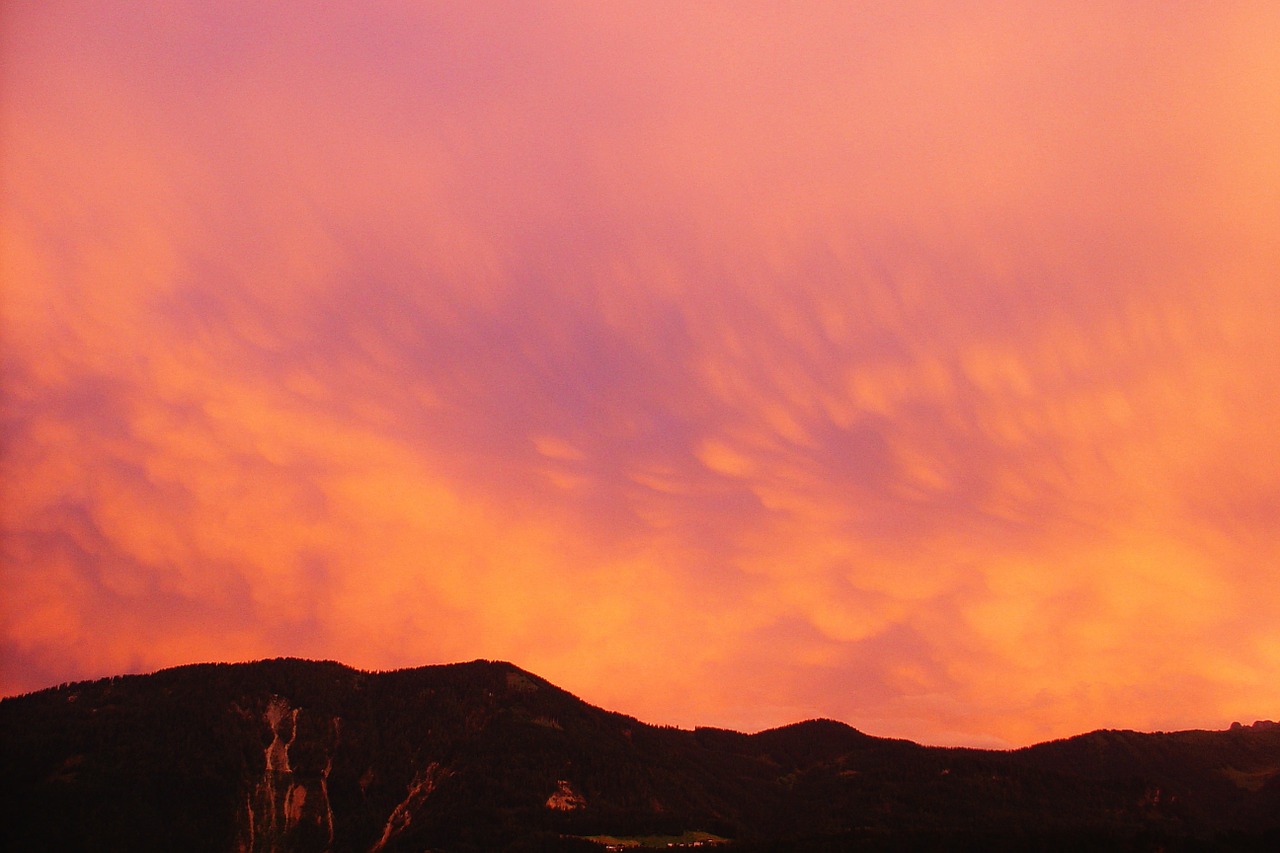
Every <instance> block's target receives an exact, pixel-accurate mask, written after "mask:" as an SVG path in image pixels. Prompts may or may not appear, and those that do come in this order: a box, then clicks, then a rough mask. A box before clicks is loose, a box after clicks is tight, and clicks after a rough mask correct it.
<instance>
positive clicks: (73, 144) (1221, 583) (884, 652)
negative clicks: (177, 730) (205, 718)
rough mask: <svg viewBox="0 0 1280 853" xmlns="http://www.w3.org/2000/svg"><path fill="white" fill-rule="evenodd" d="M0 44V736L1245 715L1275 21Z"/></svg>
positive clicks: (847, 10)
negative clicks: (93, 711) (277, 693)
mask: <svg viewBox="0 0 1280 853" xmlns="http://www.w3.org/2000/svg"><path fill="white" fill-rule="evenodd" d="M940 7H941V8H940ZM0 15H2V18H0V20H2V21H3V27H4V44H3V50H2V51H0V62H2V63H3V67H0V86H3V91H2V95H3V97H2V98H0V119H2V125H0V132H2V134H3V135H2V136H0V152H2V154H3V156H2V158H0V170H2V177H3V183H2V185H0V186H2V187H3V192H2V193H0V205H2V210H0V214H2V215H0V265H2V268H0V273H2V280H3V282H4V284H3V294H2V297H3V301H0V367H2V368H3V372H2V381H3V399H2V406H3V409H2V412H0V434H2V436H3V445H0V448H2V455H0V483H2V485H0V489H2V491H0V501H2V502H0V522H2V523H3V531H4V539H3V551H2V552H0V560H2V563H0V567H2V572H3V575H2V578H0V580H2V581H3V593H4V594H3V598H2V599H0V690H2V691H3V692H4V693H5V694H11V693H16V692H22V691H27V690H32V689H36V688H39V687H43V686H47V685H50V684H54V683H57V682H60V681H66V680H72V679H81V678H92V677H98V676H103V675H109V674H113V673H119V672H126V671H148V670H152V669H156V668H159V667H164V666H169V665H175V664H180V663H187V662H192V661H202V660H251V659H256V658H262V657H275V656H278V655H296V656H304V657H315V658H330V659H336V660H341V661H343V662H346V663H349V664H352V665H355V666H359V667H364V668H392V667H401V666H416V665H422V664H428V663H440V662H448V661H455V660H469V659H473V658H477V657H483V658H496V659H507V660H511V661H513V662H515V663H517V664H519V665H521V666H523V667H525V668H527V669H530V670H533V671H535V672H537V673H538V674H540V675H542V676H544V677H546V678H548V679H550V680H552V681H553V682H556V683H558V684H560V685H562V686H564V687H566V688H567V689H569V690H571V691H573V692H575V693H577V694H578V695H580V696H582V697H583V698H585V699H587V700H588V701H591V702H593V703H595V704H598V705H603V706H606V707H609V708H613V709H618V710H623V711H626V712H629V713H632V714H635V715H637V716H639V717H641V718H642V719H645V720H648V721H651V722H657V723H674V724H679V725H684V726H690V725H694V724H704V725H720V726H727V727H733V728H739V729H746V730H755V729H759V728H763V727H768V726H774V725H780V724H784V723H787V722H792V721H796V720H800V719H804V718H809V717H816V716H824V717H834V718H838V719H841V720H844V721H846V722H848V723H850V724H852V725H854V726H857V727H858V728H861V729H864V730H866V731H868V732H870V733H872V734H877V735H887V736H889V735H891V736H899V737H909V738H913V739H916V740H921V741H925V742H929V743H946V744H969V745H1020V744H1025V743H1029V742H1032V741H1036V740H1043V739H1047V738H1051V737H1060V736H1065V735H1069V734H1073V733H1077V732H1080V731H1085V730H1089V729H1093V728H1100V727H1121V728H1140V729H1176V728H1191V727H1210V728H1221V727H1225V726H1226V725H1228V724H1229V723H1230V722H1231V721H1232V720H1235V719H1240V720H1244V721H1251V720H1253V719H1256V718H1259V717H1267V716H1271V717H1274V716H1275V715H1276V713H1277V710H1278V709H1280V581H1278V580H1277V572H1278V571H1280V569H1278V568H1277V567H1278V566H1280V452H1278V451H1280V443H1278V438H1277V437H1278V436H1280V402H1277V398H1276V389H1277V388H1278V387H1280V344H1278V343H1277V341H1278V340H1280V336H1278V335H1277V334H1276V331H1275V327H1276V318H1277V317H1280V239H1278V238H1277V236H1276V235H1277V234H1280V158H1278V157H1277V156H1276V151H1278V150H1280V52H1277V51H1276V50H1275V45H1276V44H1280V6H1278V5H1277V4H1275V3H1272V2H1258V3H1233V2H1216V3H1208V2H1205V3H1193V2H1187V3H1168V2H1161V3H1135V2H1115V3H1094V4H1087V5H1083V4H1056V3H1041V2H1035V3H1026V4H1018V3H1007V2H986V3H973V4H958V3H957V4H935V3H909V2H886V3H860V2H854V3H850V2H832V3H819V2H814V3H792V4H779V3H764V2H749V1H748V0H744V2H732V3H730V2H724V3H714V2H712V3H698V4H688V3H675V2H672V3H664V2H650V1H649V0H645V2H636V3H621V2H620V3H598V2H580V3H577V2H545V3H492V4H489V3H457V4H417V3H407V2H360V3H349V4H347V3H334V4H314V3H303V4H296V5H294V4H286V3H273V4H266V5H265V6H264V4H258V3H239V2H206V1H205V0H202V1H201V2H195V0H191V2H155V3H130V4H123V5H122V4H119V3H106V2H103V3H88V2H57V3H12V4H6V6H5V9H4V11H3V13H0Z"/></svg>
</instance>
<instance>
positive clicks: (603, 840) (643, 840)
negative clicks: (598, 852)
mask: <svg viewBox="0 0 1280 853" xmlns="http://www.w3.org/2000/svg"><path fill="white" fill-rule="evenodd" d="M586 838H587V840H588V841H594V842H596V843H597V844H607V845H609V846H611V847H635V848H653V849H657V848H661V849H664V850H665V849H667V848H670V847H677V848H679V847H703V846H710V845H715V844H721V843H724V842H727V841H729V839H728V838H723V837H721V836H719V835H712V834H711V833H710V832H686V833H684V834H683V835H627V836H615V835H589V836H586Z"/></svg>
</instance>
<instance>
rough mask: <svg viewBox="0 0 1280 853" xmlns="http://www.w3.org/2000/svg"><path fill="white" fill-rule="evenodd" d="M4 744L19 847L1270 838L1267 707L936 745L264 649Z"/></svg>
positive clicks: (770, 845) (10, 718)
mask: <svg viewBox="0 0 1280 853" xmlns="http://www.w3.org/2000/svg"><path fill="white" fill-rule="evenodd" d="M0 743H2V744H3V765H2V768H0V779H3V786H4V788H3V791H2V792H0V794H2V795H3V801H4V809H5V814H4V817H3V830H2V832H3V834H4V839H3V840H4V842H5V849H8V850H24V851H39V850H50V851H54V850H56V851H75V850H95V851H112V850H121V851H140V850H186V851H201V850H204V851H218V853H226V852H227V851H247V853H263V851H286V850H288V851H300V853H301V852H302V851H323V850H332V851H365V852H366V853H382V851H386V852H387V853H396V851H423V850H438V851H490V850H510V851H536V850H543V851H552V850H565V851H572V850H582V851H591V850H597V851H598V850H601V849H603V847H602V845H600V844H597V843H596V842H593V841H590V840H587V839H588V838H591V837H597V838H599V837H602V836H610V837H612V838H614V839H615V841H613V842H612V843H615V844H617V843H624V842H629V840H630V839H633V838H638V837H641V836H655V835H664V836H681V834H682V833H687V832H692V831H698V832H701V833H705V834H707V835H703V836H693V835H684V836H683V838H684V839H685V841H687V842H689V843H692V839H694V838H695V837H698V838H707V837H708V836H714V837H718V838H723V839H733V843H732V844H731V845H729V844H726V845H725V847H726V848H731V849H735V850H746V851H766V850H767V851H791V850H796V851H799V850H818V851H821V850H917V849H925V850H950V849H975V850H977V849H981V850H1000V849H1009V850H1023V849H1042V850H1051V849H1052V850H1056V849H1062V850H1070V849H1083V848H1090V849H1104V850H1105V849H1111V850H1238V849H1257V850H1278V849H1280V843H1278V842H1280V727H1276V726H1275V725H1274V724H1271V725H1268V724H1265V723H1258V724H1255V725H1252V726H1234V727H1233V728H1232V729H1231V730H1230V731H1221V732H1204V731H1192V732H1174V733H1169V734H1140V733H1136V732H1119V731H1101V732H1094V733H1092V734H1087V735H1082V736H1080V737H1075V738H1070V739H1068V740H1063V741H1056V742H1052V743H1046V744H1040V745H1038V746H1033V747H1030V748H1027V749H1021V750H1016V751H1011V752H1000V751H990V750H976V749H943V748H936V747H924V746H920V745H918V744H915V743H910V742H908V741H901V740H889V739H883V738H876V737H872V736H870V735H866V734H863V733H862V732H859V731H857V730H855V729H852V728H850V727H849V726H846V725H844V724H842V723H838V722H833V721H830V720H812V721H809V722H804V723H798V724H796V725H792V726H786V727H784V728H780V729H774V730H771V731H765V732H760V733H758V734H754V735H745V734H740V733H737V732H732V731H725V730H723V729H711V728H705V729H696V730H694V731H684V730H680V729H674V728H663V727H655V726H649V725H645V724H644V723H641V722H639V721H637V720H635V719H633V718H631V717H627V716H624V715H622V714H617V713H612V712H608V711H604V710H601V709H599V708H595V707H592V706H591V705H588V704H586V703H585V702H582V701H581V700H579V699H577V698H575V697H574V696H572V695H570V694H568V693H566V692H565V691H563V690H560V689H559V688H557V687H555V686H554V685H552V684H549V683H548V682H546V681H544V680H543V679H541V678H538V677H537V676H535V675H532V674H530V673H528V672H524V671H522V670H520V669H519V668H517V667H515V666H512V665H511V664H507V663H492V662H485V661H476V662H474V663H467V664H456V665H451V666H433V667H424V668H421V669H413V670H400V671H396V672H384V673H366V672H359V671H356V670H353V669H350V668H348V667H345V666H342V665H340V664H336V663H318V662H311V661H301V660H273V661H262V662H259V663H253V664H202V665H196V666H186V667H179V668H177V669H170V670H165V671H162V672H158V673H155V674H153V675H146V676H122V677H116V678H110V679H104V680H100V681H95V682H85V683H80V684H71V685H64V686H61V687H58V688H54V689H49V690H44V691H41V692H38V693H33V694H29V695H26V696H21V697H16V698H10V699H5V700H4V701H3V702H0ZM660 843H663V844H664V845H665V843H666V842H660Z"/></svg>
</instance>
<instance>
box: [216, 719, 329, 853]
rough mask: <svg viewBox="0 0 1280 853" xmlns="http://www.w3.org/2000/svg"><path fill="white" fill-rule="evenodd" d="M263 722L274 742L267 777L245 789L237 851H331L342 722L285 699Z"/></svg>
mask: <svg viewBox="0 0 1280 853" xmlns="http://www.w3.org/2000/svg"><path fill="white" fill-rule="evenodd" d="M261 720H262V722H263V723H265V724H266V727H267V730H268V733H269V735H270V738H271V740H270V742H269V743H267V745H266V746H265V747H264V748H263V751H262V774H261V776H259V777H258V778H257V779H256V780H253V786H252V789H251V790H246V791H245V801H244V810H243V812H242V814H241V815H240V816H239V819H238V821H237V823H238V831H237V838H236V850H237V851H238V853H280V851H285V850H290V851H298V853H310V851H326V850H329V849H330V848H331V847H332V845H333V837H334V836H333V823H334V821H333V807H332V805H331V804H330V802H329V774H330V773H331V772H332V770H333V755H334V752H335V751H336V750H337V748H338V745H339V742H340V738H341V731H342V725H341V720H340V719H339V718H338V717H333V716H328V715H317V714H314V713H307V714H305V715H304V712H303V709H302V708H299V707H295V706H293V705H292V704H291V703H290V702H289V700H288V699H285V698H283V697H280V696H272V697H271V699H270V701H268V703H267V707H266V709H265V711H264V712H263V713H262V716H261ZM304 731H305V732H306V733H305V734H303V732H304ZM300 738H301V741H300Z"/></svg>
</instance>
